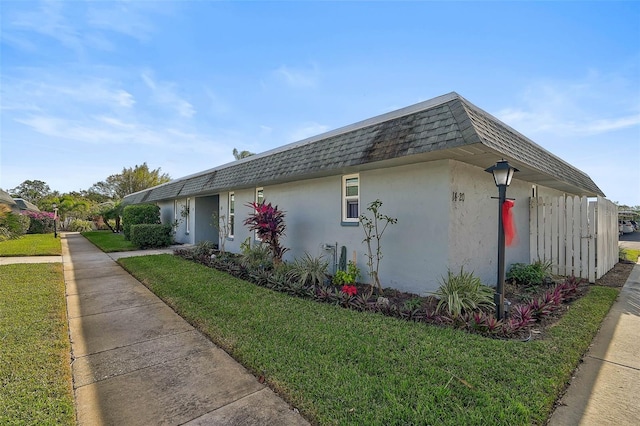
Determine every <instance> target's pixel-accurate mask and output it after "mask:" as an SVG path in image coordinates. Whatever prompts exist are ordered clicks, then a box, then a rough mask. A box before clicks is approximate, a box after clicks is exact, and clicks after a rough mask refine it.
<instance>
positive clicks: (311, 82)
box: [273, 64, 320, 89]
mask: <svg viewBox="0 0 640 426" xmlns="http://www.w3.org/2000/svg"><path fill="white" fill-rule="evenodd" d="M273 74H274V75H275V76H276V78H277V79H278V80H280V81H283V82H285V83H286V84H287V85H288V86H289V87H292V88H295V89H304V88H313V87H316V86H317V85H318V81H319V74H320V73H319V71H318V68H317V66H316V65H315V64H312V66H311V68H310V69H309V68H308V69H302V68H291V67H288V66H286V65H282V66H280V68H278V69H277V70H275V71H274V72H273Z"/></svg>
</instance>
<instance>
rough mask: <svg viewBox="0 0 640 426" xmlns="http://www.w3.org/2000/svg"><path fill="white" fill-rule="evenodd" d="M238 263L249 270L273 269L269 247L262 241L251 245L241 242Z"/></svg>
mask: <svg viewBox="0 0 640 426" xmlns="http://www.w3.org/2000/svg"><path fill="white" fill-rule="evenodd" d="M240 264H241V265H242V266H243V267H245V268H247V269H249V270H255V269H269V270H270V269H273V257H272V252H271V248H270V247H269V246H268V245H266V244H262V243H258V244H254V245H253V247H251V246H250V245H249V244H244V243H243V245H242V256H241V257H240Z"/></svg>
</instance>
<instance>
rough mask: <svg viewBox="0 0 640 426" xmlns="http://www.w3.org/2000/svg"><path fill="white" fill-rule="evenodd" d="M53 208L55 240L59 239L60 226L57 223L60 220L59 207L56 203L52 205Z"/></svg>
mask: <svg viewBox="0 0 640 426" xmlns="http://www.w3.org/2000/svg"><path fill="white" fill-rule="evenodd" d="M52 206H53V238H58V226H57V225H56V222H57V220H58V205H57V204H56V203H53V204H52Z"/></svg>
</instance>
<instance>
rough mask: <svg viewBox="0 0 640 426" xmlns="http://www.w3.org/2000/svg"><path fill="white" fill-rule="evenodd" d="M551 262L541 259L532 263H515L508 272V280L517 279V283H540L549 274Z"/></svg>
mask: <svg viewBox="0 0 640 426" xmlns="http://www.w3.org/2000/svg"><path fill="white" fill-rule="evenodd" d="M550 270H551V262H542V261H540V260H538V261H536V262H533V263H532V264H530V265H527V264H526V263H514V264H513V265H511V268H509V272H507V280H510V281H515V282H516V283H517V284H524V285H540V284H542V283H543V282H544V280H545V278H547V277H548V276H549V271H550Z"/></svg>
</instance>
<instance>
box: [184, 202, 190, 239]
mask: <svg viewBox="0 0 640 426" xmlns="http://www.w3.org/2000/svg"><path fill="white" fill-rule="evenodd" d="M185 214H186V215H187V216H186V218H185V221H186V222H187V230H186V233H187V234H188V233H189V226H190V225H191V221H190V220H189V219H190V218H191V198H187V204H186V205H185Z"/></svg>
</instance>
